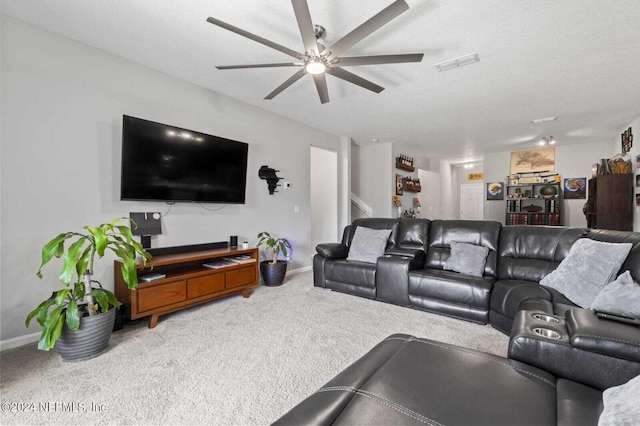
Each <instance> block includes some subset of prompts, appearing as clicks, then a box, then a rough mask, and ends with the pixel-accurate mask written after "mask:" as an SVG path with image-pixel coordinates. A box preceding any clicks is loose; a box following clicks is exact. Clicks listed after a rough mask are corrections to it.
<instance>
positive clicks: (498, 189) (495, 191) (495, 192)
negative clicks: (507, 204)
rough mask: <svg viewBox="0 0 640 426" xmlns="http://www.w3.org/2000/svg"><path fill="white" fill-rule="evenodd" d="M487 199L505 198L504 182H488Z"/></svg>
mask: <svg viewBox="0 0 640 426" xmlns="http://www.w3.org/2000/svg"><path fill="white" fill-rule="evenodd" d="M487 200H504V183H502V182H489V183H487Z"/></svg>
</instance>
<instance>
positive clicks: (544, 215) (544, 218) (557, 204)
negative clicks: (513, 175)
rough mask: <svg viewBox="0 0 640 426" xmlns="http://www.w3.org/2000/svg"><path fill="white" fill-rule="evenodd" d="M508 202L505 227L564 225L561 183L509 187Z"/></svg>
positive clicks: (507, 192)
mask: <svg viewBox="0 0 640 426" xmlns="http://www.w3.org/2000/svg"><path fill="white" fill-rule="evenodd" d="M545 196H546V197H548V198H545ZM506 200H507V201H506V220H505V225H551V226H560V225H562V188H561V186H560V184H559V183H531V184H521V185H507V191H506Z"/></svg>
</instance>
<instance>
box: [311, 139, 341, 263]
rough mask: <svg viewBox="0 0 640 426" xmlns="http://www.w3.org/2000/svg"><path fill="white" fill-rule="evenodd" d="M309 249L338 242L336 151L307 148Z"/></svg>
mask: <svg viewBox="0 0 640 426" xmlns="http://www.w3.org/2000/svg"><path fill="white" fill-rule="evenodd" d="M309 173H310V185H311V188H310V194H309V195H310V198H311V200H310V209H311V215H310V216H311V246H310V247H311V249H312V251H314V252H315V247H316V245H318V244H320V243H329V242H336V241H339V238H340V235H338V231H339V230H338V153H337V152H334V151H328V150H326V149H321V148H316V147H314V146H312V147H310V172H309Z"/></svg>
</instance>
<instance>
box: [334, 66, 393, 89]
mask: <svg viewBox="0 0 640 426" xmlns="http://www.w3.org/2000/svg"><path fill="white" fill-rule="evenodd" d="M327 72H328V73H329V74H331V75H332V76H334V77H338V78H341V79H343V80H345V81H348V82H349V83H353V84H356V85H358V86H360V87H364V88H365V89H369V90H371V91H372V92H376V93H380V92H382V91H383V90H384V87H382V86H378V85H377V84H375V83H372V82H370V81H369V80H365V79H364V78H362V77H358V76H357V75H355V74H353V73H351V72H349V71H347V70H343V69H342V68H340V67H336V68H327Z"/></svg>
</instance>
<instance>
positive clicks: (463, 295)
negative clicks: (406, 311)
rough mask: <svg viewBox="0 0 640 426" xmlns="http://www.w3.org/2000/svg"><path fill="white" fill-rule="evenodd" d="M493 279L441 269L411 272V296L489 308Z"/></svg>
mask: <svg viewBox="0 0 640 426" xmlns="http://www.w3.org/2000/svg"><path fill="white" fill-rule="evenodd" d="M494 281H495V279H494V278H493V277H473V276H470V275H463V274H459V273H457V272H452V271H443V270H439V269H420V270H417V271H411V272H409V295H410V296H419V297H423V298H428V299H438V300H443V301H447V302H452V303H456V304H459V305H465V306H474V307H480V308H485V309H488V308H489V298H490V295H491V287H492V286H493V282H494Z"/></svg>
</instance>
